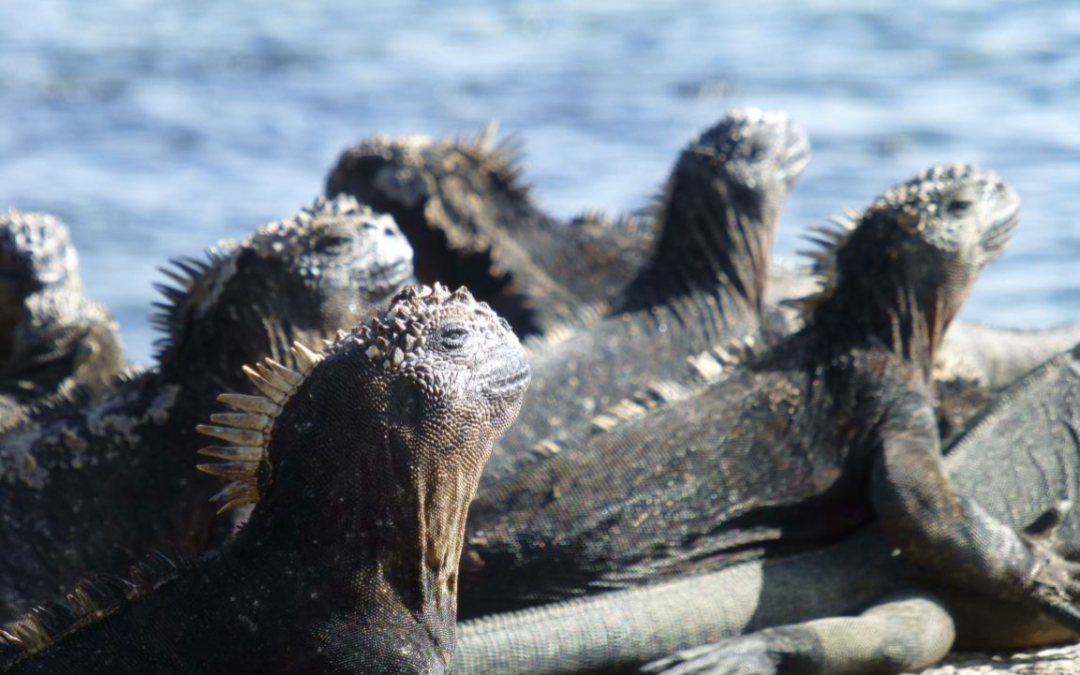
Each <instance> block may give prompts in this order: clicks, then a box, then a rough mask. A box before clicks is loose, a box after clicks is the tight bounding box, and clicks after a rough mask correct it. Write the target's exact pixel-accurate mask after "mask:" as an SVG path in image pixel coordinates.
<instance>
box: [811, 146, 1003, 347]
mask: <svg viewBox="0 0 1080 675" xmlns="http://www.w3.org/2000/svg"><path fill="white" fill-rule="evenodd" d="M1019 208H1020V199H1019V197H1018V196H1017V194H1016V192H1014V191H1013V190H1012V188H1010V187H1009V186H1008V185H1007V184H1006V183H1005V182H1004V181H1003V180H1002V179H1001V178H999V177H998V176H997V175H996V174H994V173H993V172H990V171H985V170H982V169H980V168H978V167H976V166H973V165H970V164H938V165H935V166H933V167H931V168H930V169H927V170H926V171H923V172H922V173H920V174H919V175H918V176H916V177H914V178H912V179H911V180H908V181H906V182H904V183H901V184H899V185H897V186H896V187H894V188H892V189H891V190H889V191H888V192H886V193H885V194H883V195H881V196H880V197H878V198H877V199H875V200H874V202H873V203H871V204H870V206H869V207H867V208H866V210H865V211H864V212H863V213H862V214H859V215H858V217H857V218H856V219H855V220H854V221H853V222H850V223H847V224H846V225H844V227H843V228H842V230H846V231H841V232H839V233H836V234H833V235H831V238H832V241H831V242H826V243H827V250H826V251H825V252H823V253H822V254H819V256H818V260H817V262H816V265H815V268H816V271H817V272H818V273H819V274H821V275H822V276H824V277H825V280H826V283H825V288H824V290H823V292H822V293H821V294H818V295H816V296H813V297H812V298H811V299H810V303H809V307H810V309H811V310H813V311H815V312H816V311H818V310H820V309H821V308H822V307H828V306H831V305H835V304H836V303H837V302H842V303H843V306H844V307H845V311H851V312H861V313H863V314H864V315H865V314H867V313H869V314H875V313H876V314H881V313H882V312H884V315H883V316H888V317H889V318H888V321H886V322H884V323H882V326H881V327H882V328H885V329H887V330H889V331H892V332H893V333H895V334H897V335H898V337H899V339H900V341H901V342H904V343H907V342H908V341H909V339H908V338H910V337H918V335H914V334H916V333H918V334H921V335H922V336H923V337H924V338H925V339H926V340H928V341H929V342H928V343H927V346H928V347H929V348H930V350H931V351H933V349H934V348H935V347H936V346H937V345H938V344H940V341H941V338H942V336H943V334H944V332H945V329H946V328H947V327H948V325H949V323H950V322H951V321H952V319H953V318H954V317H955V316H956V314H957V313H958V312H959V311H960V308H961V306H962V305H963V303H964V301H965V300H966V299H967V296H968V294H969V293H970V291H971V287H972V285H973V284H974V283H975V279H976V277H977V276H978V273H979V272H980V271H981V270H982V268H983V267H984V266H986V265H987V264H988V263H990V262H992V261H993V260H995V259H996V258H997V257H998V256H1000V255H1001V253H1002V252H1003V251H1004V250H1005V247H1006V246H1007V245H1008V243H1009V241H1010V239H1011V238H1012V235H1013V232H1014V231H1015V230H1016V227H1017V225H1018V224H1019ZM852 316H854V314H853V315H852ZM879 323H881V322H879ZM905 333H912V335H905ZM893 342H894V343H895V342H896V340H895V339H894V340H893Z"/></svg>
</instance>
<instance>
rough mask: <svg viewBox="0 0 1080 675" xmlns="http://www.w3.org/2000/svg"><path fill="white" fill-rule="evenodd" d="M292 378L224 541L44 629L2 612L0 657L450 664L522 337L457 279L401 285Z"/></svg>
mask: <svg viewBox="0 0 1080 675" xmlns="http://www.w3.org/2000/svg"><path fill="white" fill-rule="evenodd" d="M399 322H400V324H399ZM395 324H399V325H400V328H395ZM386 344H388V345H389V347H386V346H384V347H383V348H382V351H380V349H379V347H378V346H377V345H386ZM296 378H297V380H298V383H297V384H295V385H294V386H293V387H292V392H293V393H291V396H288V397H286V398H285V400H284V401H283V402H282V404H281V406H280V412H278V413H277V414H276V418H274V419H273V421H272V422H271V426H270V427H268V428H267V430H266V431H265V433H266V434H267V437H268V438H269V440H268V441H266V447H265V454H264V456H263V459H261V460H256V464H257V466H258V468H257V469H256V468H253V469H252V471H253V472H257V477H258V484H259V485H258V487H259V492H260V494H261V500H260V502H259V503H258V504H257V505H256V507H255V509H254V511H253V512H252V515H251V518H250V520H249V521H248V523H247V524H246V525H245V526H244V528H243V529H241V530H240V532H239V533H238V534H237V535H236V537H235V538H234V539H233V540H231V541H230V542H228V543H227V544H226V545H225V546H223V547H222V548H221V549H219V550H217V551H215V552H213V553H210V554H207V555H205V556H203V557H202V558H200V559H198V560H196V561H195V562H194V563H191V564H189V565H187V566H185V569H182V570H180V571H179V572H178V573H176V574H174V575H173V576H172V578H170V579H167V580H165V581H162V582H158V583H157V584H155V586H154V588H152V589H145V590H144V591H143V592H142V593H141V595H140V597H136V598H133V599H130V600H127V601H124V602H122V603H120V604H119V605H118V606H117V607H116V608H114V609H113V610H112V611H111V612H108V613H107V616H105V617H104V618H101V619H97V620H95V619H88V620H84V621H75V622H73V625H72V627H69V628H67V629H66V630H64V629H61V631H60V634H59V635H57V636H55V637H54V638H52V639H51V640H46V641H40V640H39V641H36V642H35V641H34V639H33V634H32V633H29V632H28V631H27V630H26V627H25V625H24V626H23V627H22V628H20V627H19V626H14V627H12V628H11V629H10V632H11V635H13V636H15V639H14V640H12V639H11V638H10V637H9V639H8V644H7V645H6V646H7V648H8V651H9V652H10V653H9V655H8V659H7V661H8V665H7V666H6V667H5V666H3V665H0V672H3V673H11V674H13V675H14V674H17V673H18V674H25V673H51V674H52V675H75V674H76V673H80V674H84V675H95V674H102V675H104V674H105V673H109V674H110V675H111V674H116V675H122V674H124V673H131V674H132V675H144V674H145V673H166V672H168V673H185V674H188V673H191V674H199V675H213V674H218V673H220V674H222V675H226V674H228V675H237V674H243V673H253V674H254V673H259V674H263V675H273V674H275V673H282V674H285V673H288V674H290V675H291V674H296V673H320V674H324V675H335V674H346V673H357V674H359V673H364V674H366V675H369V674H387V675H389V674H393V675H404V674H411V673H417V674H419V673H424V674H434V673H447V672H449V666H450V665H451V664H452V662H453V657H454V642H455V622H454V616H455V604H456V585H457V584H456V576H457V563H458V558H459V556H460V553H461V542H462V537H463V534H464V521H465V515H466V512H467V509H468V504H469V501H470V500H471V499H472V496H473V494H474V492H475V490H476V485H477V482H478V481H479V479H480V472H481V470H482V467H483V465H484V461H485V459H486V458H487V454H488V452H489V451H490V449H491V445H492V443H493V442H494V441H495V439H496V438H497V437H498V435H499V434H500V433H502V432H503V431H504V430H505V429H506V428H507V427H508V426H509V425H510V424H511V423H512V422H513V420H514V416H515V415H516V413H517V410H518V407H519V406H520V404H521V394H522V392H523V391H524V389H525V387H526V386H527V385H528V381H529V367H528V362H527V360H526V356H525V352H524V350H523V349H522V348H521V346H520V345H519V344H518V341H517V338H516V337H515V336H514V334H513V332H512V331H511V329H510V326H509V324H507V323H506V322H505V321H504V320H502V319H500V318H499V317H498V316H497V315H495V314H494V313H493V312H492V311H491V310H490V309H489V308H488V307H486V306H485V305H483V304H478V303H476V302H475V301H474V300H473V299H472V297H471V296H469V294H468V292H467V291H464V289H462V290H460V291H458V292H456V293H454V294H452V295H451V294H450V293H449V292H447V291H446V290H445V289H441V288H438V287H437V288H436V289H434V290H432V289H430V288H423V289H419V290H418V289H416V288H415V287H413V288H409V289H407V290H406V291H404V292H403V293H402V294H401V295H399V296H398V297H397V298H395V300H394V302H393V303H392V305H391V307H390V309H389V310H388V311H386V312H385V313H383V314H382V315H381V316H380V317H379V318H378V319H374V320H372V321H371V322H370V323H369V324H368V325H366V326H363V327H362V328H360V329H359V330H358V331H357V332H355V333H353V334H352V335H351V336H348V337H346V338H344V339H342V340H340V341H339V342H338V343H337V344H336V345H335V346H334V347H333V348H332V349H331V350H330V353H329V354H328V355H326V356H325V358H324V359H323V360H322V361H321V363H317V364H315V365H314V366H313V367H312V368H311V369H310V370H309V371H308V372H307V374H306V375H305V376H303V377H301V376H300V375H299V374H297V376H296ZM264 392H265V389H264ZM69 623H72V622H69ZM20 634H22V635H26V636H27V637H26V638H24V639H22V641H21V642H19V638H18V636H19V635H20ZM28 652H30V653H28Z"/></svg>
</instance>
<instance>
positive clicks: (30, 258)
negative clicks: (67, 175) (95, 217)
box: [0, 209, 79, 293]
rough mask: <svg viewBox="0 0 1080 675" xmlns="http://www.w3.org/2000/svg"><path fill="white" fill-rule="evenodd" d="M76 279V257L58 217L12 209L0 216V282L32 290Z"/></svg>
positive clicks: (77, 259) (25, 291) (27, 291)
mask: <svg viewBox="0 0 1080 675" xmlns="http://www.w3.org/2000/svg"><path fill="white" fill-rule="evenodd" d="M78 278H79V258H78V256H77V255H76V253H75V248H74V247H73V246H72V245H71V234H70V233H69V232H68V228H67V226H66V225H64V223H62V222H61V221H60V220H59V219H58V218H56V217H55V216H51V215H49V214H47V213H21V212H19V211H17V210H15V209H11V210H10V211H8V212H7V213H6V214H3V215H0V284H2V285H3V286H5V287H8V286H14V287H16V288H20V289H22V290H23V292H24V293H32V292H34V291H38V290H41V289H42V288H44V287H46V286H54V285H61V284H63V283H66V282H68V281H76V282H77V281H78Z"/></svg>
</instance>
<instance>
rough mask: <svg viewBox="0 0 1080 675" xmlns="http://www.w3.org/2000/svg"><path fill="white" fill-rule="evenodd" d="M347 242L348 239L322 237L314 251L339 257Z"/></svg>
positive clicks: (347, 244)
mask: <svg viewBox="0 0 1080 675" xmlns="http://www.w3.org/2000/svg"><path fill="white" fill-rule="evenodd" d="M349 241H350V240H349V238H348V237H337V236H335V237H323V238H322V239H320V240H319V243H318V244H316V245H315V250H316V251H318V252H319V253H328V254H330V255H339V254H341V253H343V252H344V251H345V249H346V248H348V246H349Z"/></svg>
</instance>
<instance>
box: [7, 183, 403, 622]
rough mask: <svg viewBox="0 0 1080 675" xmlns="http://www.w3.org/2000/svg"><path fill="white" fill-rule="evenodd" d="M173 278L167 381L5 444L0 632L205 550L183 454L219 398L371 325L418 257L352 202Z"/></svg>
mask: <svg viewBox="0 0 1080 675" xmlns="http://www.w3.org/2000/svg"><path fill="white" fill-rule="evenodd" d="M178 265H179V269H180V272H181V273H177V272H171V271H167V272H166V273H167V274H169V275H170V276H171V277H173V279H174V281H176V283H177V284H178V286H179V288H168V287H163V291H164V293H165V294H166V295H167V296H168V297H169V299H170V301H169V303H167V304H165V305H163V312H162V315H161V316H160V317H159V321H160V323H162V324H163V325H164V326H165V327H166V329H167V330H168V338H167V339H166V341H165V343H164V344H163V345H162V346H161V351H160V355H159V358H158V361H159V365H158V367H157V368H155V369H153V370H151V371H149V372H146V373H144V374H142V375H140V376H138V377H135V378H132V379H126V380H124V381H121V382H119V383H118V384H117V386H115V387H114V388H112V389H110V390H108V391H107V392H104V393H102V394H100V395H98V396H95V397H91V398H89V399H88V400H84V399H83V398H78V399H76V400H73V401H70V402H66V403H63V404H60V405H58V406H56V407H53V408H49V409H44V410H40V411H38V412H37V413H36V414H35V415H34V416H32V417H31V418H29V419H28V420H26V421H24V422H23V423H21V424H19V425H18V426H16V427H14V428H13V429H11V430H9V431H7V432H6V433H5V434H3V435H2V436H0V619H6V618H11V617H12V616H13V614H15V613H17V612H19V611H24V610H26V609H27V608H28V607H29V606H31V605H32V604H34V603H36V602H40V601H41V600H42V599H43V598H47V597H50V596H52V595H53V594H55V593H56V592H57V590H58V589H63V590H64V591H67V590H70V589H71V586H70V584H71V583H73V582H75V581H76V580H77V579H78V576H79V575H80V574H82V573H83V572H84V571H85V570H87V569H92V570H97V571H101V572H110V571H117V570H122V569H126V568H127V566H128V565H129V564H130V563H131V557H132V556H133V555H135V554H137V553H139V552H140V551H143V550H147V549H150V548H158V549H168V548H169V547H172V546H182V547H190V548H193V549H196V550H200V549H201V548H203V547H204V546H205V545H206V543H207V537H208V536H209V534H210V531H211V524H212V515H213V510H212V509H211V508H210V506H209V504H207V499H208V498H209V497H210V496H211V495H212V494H213V492H214V491H215V488H214V485H213V482H212V481H209V480H207V479H206V477H205V476H200V475H199V474H198V473H197V472H195V470H194V468H193V467H192V465H191V463H190V461H188V456H189V453H190V452H191V451H192V447H193V446H194V445H195V443H196V442H197V436H196V435H195V424H196V423H197V422H198V421H200V420H201V419H203V418H205V416H206V414H207V412H208V406H209V404H210V402H211V400H212V397H213V394H215V393H217V392H219V391H221V390H222V389H228V388H235V387H236V386H238V385H239V382H238V380H237V376H236V373H237V372H239V370H240V367H241V365H243V364H244V363H246V362H249V359H252V358H256V357H260V358H261V357H264V356H270V357H273V358H276V359H279V360H283V361H285V362H288V360H289V359H290V358H291V357H289V356H288V349H289V345H290V344H291V342H292V341H293V340H299V341H301V342H304V343H307V344H312V343H314V342H316V341H318V340H320V339H322V338H323V337H326V336H330V335H333V333H334V331H336V330H339V329H343V328H347V327H350V326H352V325H354V324H355V322H356V320H357V318H358V317H362V316H365V315H370V312H371V311H372V309H373V308H374V307H376V306H377V304H378V303H382V302H384V301H385V300H386V299H388V298H389V297H391V296H392V295H393V294H394V293H396V292H397V291H398V290H399V289H400V288H401V287H402V285H403V284H405V283H406V282H408V281H409V280H411V278H412V267H411V250H410V249H409V245H408V242H406V240H405V238H404V237H403V236H402V234H401V233H400V231H399V230H398V229H397V228H396V226H395V225H394V223H393V220H392V219H391V218H390V217H389V216H382V215H374V214H372V212H371V211H370V210H368V209H366V208H363V207H360V206H359V205H358V204H357V203H356V201H355V200H353V199H352V198H350V197H341V198H339V199H336V200H332V201H323V200H320V201H318V202H317V203H316V204H315V206H314V207H311V208H308V209H305V210H303V211H301V212H300V213H298V214H297V215H295V216H293V217H292V218H290V219H287V220H284V221H281V222H278V223H273V224H270V225H268V226H265V227H263V228H261V229H260V230H259V231H258V232H257V233H255V234H254V235H252V236H250V237H248V238H247V239H246V240H244V241H243V242H241V243H239V244H233V243H226V244H224V245H222V246H221V248H219V249H217V250H215V251H212V252H211V253H210V255H209V261H208V262H207V263H202V262H198V261H194V260H185V261H180V262H179V263H178Z"/></svg>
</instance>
